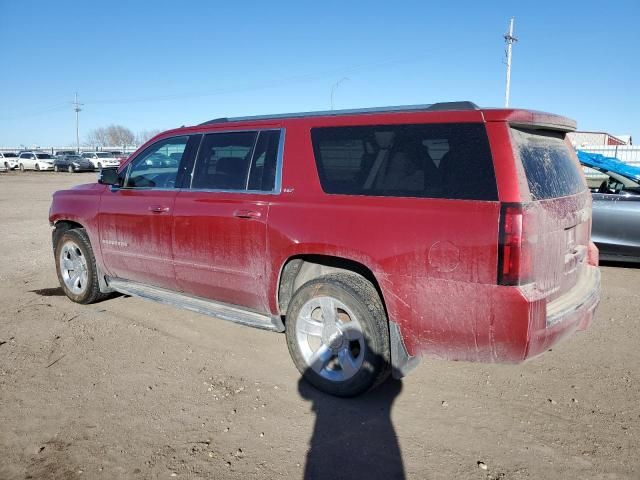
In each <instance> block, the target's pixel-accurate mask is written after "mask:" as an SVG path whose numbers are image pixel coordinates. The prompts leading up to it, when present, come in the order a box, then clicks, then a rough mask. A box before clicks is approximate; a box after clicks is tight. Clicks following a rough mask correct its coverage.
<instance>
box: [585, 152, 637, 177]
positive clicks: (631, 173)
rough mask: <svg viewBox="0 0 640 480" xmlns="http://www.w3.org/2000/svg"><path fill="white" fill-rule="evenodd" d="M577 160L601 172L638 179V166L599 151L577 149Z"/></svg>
mask: <svg viewBox="0 0 640 480" xmlns="http://www.w3.org/2000/svg"><path fill="white" fill-rule="evenodd" d="M578 160H580V163H581V164H582V165H584V166H585V167H591V168H595V169H596V170H600V171H601V172H613V173H617V174H619V175H622V176H623V177H627V178H630V179H631V180H635V181H640V167H634V166H633V165H629V164H628V163H624V162H621V161H620V160H618V159H617V158H615V157H605V156H604V155H600V154H599V153H589V152H585V151H583V150H578Z"/></svg>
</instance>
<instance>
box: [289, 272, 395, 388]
mask: <svg viewBox="0 0 640 480" xmlns="http://www.w3.org/2000/svg"><path fill="white" fill-rule="evenodd" d="M286 336H287V345H288V347H289V353H290V354H291V358H292V359H293V362H294V363H295V365H296V367H297V368H298V370H299V371H300V373H302V375H303V376H304V378H305V379H306V380H307V381H309V383H311V384H312V385H314V386H315V387H316V388H318V389H319V390H322V391H324V392H326V393H329V394H331V395H337V396H341V397H350V396H355V395H358V394H360V393H363V392H365V391H367V390H370V389H372V388H374V387H375V386H377V385H379V384H380V383H382V382H383V381H384V380H385V379H386V378H387V377H388V376H389V373H390V348H389V327H388V323H387V318H386V315H385V312H384V308H383V306H382V301H381V300H380V297H379V295H378V292H377V291H376V289H375V288H374V287H373V285H371V283H370V282H368V281H367V280H365V279H364V278H362V277H360V276H358V275H354V274H346V273H337V274H331V275H326V276H324V277H320V278H317V279H315V280H311V281H310V282H308V283H306V284H304V285H303V286H302V287H300V289H299V290H298V291H297V292H296V293H295V294H294V296H293V298H292V299H291V303H290V305H289V308H288V311H287V319H286Z"/></svg>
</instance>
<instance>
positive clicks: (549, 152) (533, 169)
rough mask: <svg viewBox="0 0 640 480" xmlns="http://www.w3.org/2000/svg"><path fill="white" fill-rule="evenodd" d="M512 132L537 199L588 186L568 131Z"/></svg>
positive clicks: (566, 194)
mask: <svg viewBox="0 0 640 480" xmlns="http://www.w3.org/2000/svg"><path fill="white" fill-rule="evenodd" d="M511 134H512V138H513V140H514V144H515V148H516V150H517V152H518V153H519V156H520V160H521V161H522V166H523V167H524V171H525V174H526V176H527V183H528V184H529V191H530V192H531V197H532V198H533V199H534V200H544V199H547V198H557V197H566V196H568V195H574V194H576V193H578V192H581V191H583V190H585V189H586V188H587V186H586V183H585V180H584V174H583V173H582V169H581V168H580V165H579V164H578V162H577V160H576V159H575V154H574V153H573V152H572V150H571V147H569V146H568V145H567V144H566V143H565V140H564V138H565V133H563V132H555V131H552V130H525V129H519V128H512V129H511Z"/></svg>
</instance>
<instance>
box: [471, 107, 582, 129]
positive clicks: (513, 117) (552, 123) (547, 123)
mask: <svg viewBox="0 0 640 480" xmlns="http://www.w3.org/2000/svg"><path fill="white" fill-rule="evenodd" d="M482 114H483V116H484V119H485V121H486V122H507V123H509V124H510V125H512V126H514V127H524V128H528V129H545V130H556V131H560V132H573V131H575V129H576V122H575V120H571V119H570V118H567V117H563V116H561V115H554V114H553V113H546V112H537V111H535V110H510V109H495V110H493V109H487V110H483V111H482Z"/></svg>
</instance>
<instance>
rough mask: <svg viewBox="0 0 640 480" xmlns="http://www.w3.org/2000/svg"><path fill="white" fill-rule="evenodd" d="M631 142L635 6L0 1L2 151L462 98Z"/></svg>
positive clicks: (635, 97) (635, 103)
mask: <svg viewBox="0 0 640 480" xmlns="http://www.w3.org/2000/svg"><path fill="white" fill-rule="evenodd" d="M511 16H515V19H516V20H515V22H516V36H517V37H519V42H518V43H517V44H516V46H515V48H514V58H513V71H512V96H511V103H512V106H515V107H524V108H533V109H537V110H546V111H550V112H554V113H560V114H564V115H567V116H570V117H572V118H574V119H576V120H577V121H578V125H579V128H580V129H581V130H602V131H608V132H610V133H613V134H623V133H629V134H633V135H634V137H635V139H636V142H637V143H640V115H639V112H640V95H639V94H638V86H639V84H640V62H638V58H639V57H640V33H639V32H638V27H637V20H638V18H640V1H638V0H629V1H611V2H602V1H591V0H588V1H573V0H570V1H564V2H560V1H553V2H546V1H537V2H516V1H511V2H501V1H496V2H490V1H473V2H472V1H469V2H462V1H453V0H452V1H448V2H440V1H438V2H436V1H432V2H430V1H389V0H387V1H384V2H377V1H352V2H347V1H333V0H325V1H321V2H320V1H317V2H302V1H282V2H278V1H275V0H274V1H272V2H264V1H262V2H258V1H256V2H251V1H244V2H240V1H236V2H222V1H219V2H214V1H201V2H198V1H192V2H175V1H174V2H168V1H160V0H158V1H153V2H150V1H149V2H145V1H135V2H134V1H129V2H125V1H118V0H111V1H108V2H107V1H82V2H79V1H77V2H76V1H64V0H59V1H55V2H51V1H23V2H15V1H9V0H0V19H1V21H2V28H1V29H0V53H1V55H0V58H2V60H3V64H4V65H3V66H4V68H3V74H2V75H0V101H1V105H2V106H1V107H0V146H19V145H20V144H25V145H29V146H33V145H40V146H48V145H63V144H73V143H74V142H75V114H74V113H73V111H72V108H71V105H70V101H71V100H73V95H74V92H76V91H77V92H78V93H79V95H80V100H81V102H83V103H84V104H85V105H84V107H83V108H84V110H83V111H82V112H81V114H80V119H81V125H80V128H81V137H83V136H84V134H86V132H87V131H88V130H90V129H93V128H96V127H100V126H106V125H109V124H113V123H115V124H122V125H124V126H127V127H129V128H131V129H132V130H133V131H134V132H138V131H142V130H151V129H166V128H172V127H175V126H179V125H183V124H194V123H198V122H202V121H205V120H208V119H211V118H215V117H220V116H234V115H252V114H263V113H278V112H290V111H305V110H318V109H320V110H324V109H328V108H329V106H330V92H331V86H332V85H333V84H334V83H335V82H337V81H339V80H340V79H342V78H344V77H346V78H347V80H344V81H342V82H341V83H340V85H339V87H338V88H336V91H335V108H356V107H369V106H384V105H401V104H415V103H432V102H437V101H450V100H472V101H474V102H476V103H478V104H479V105H481V106H501V105H502V104H503V101H504V100H503V97H504V83H505V80H504V77H505V66H504V64H503V60H504V41H503V38H502V34H503V33H504V32H505V31H506V30H507V23H508V19H509V17H511Z"/></svg>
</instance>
